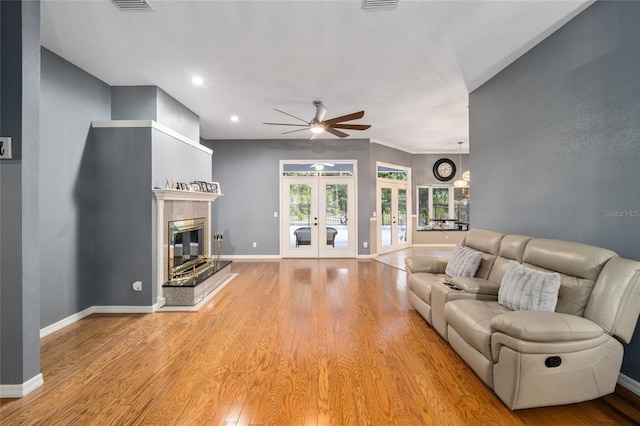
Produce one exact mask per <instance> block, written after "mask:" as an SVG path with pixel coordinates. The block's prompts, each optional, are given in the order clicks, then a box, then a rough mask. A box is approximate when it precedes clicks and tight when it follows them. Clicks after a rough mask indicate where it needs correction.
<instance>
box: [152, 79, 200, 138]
mask: <svg viewBox="0 0 640 426" xmlns="http://www.w3.org/2000/svg"><path fill="white" fill-rule="evenodd" d="M156 111H157V118H156V121H157V122H158V123H161V124H164V125H165V126H167V127H168V128H170V129H171V130H174V131H176V132H178V133H180V134H181V135H184V136H186V137H188V138H189V139H191V140H193V141H195V142H199V141H200V117H198V116H197V115H196V114H195V113H194V112H193V111H191V110H190V109H189V108H187V107H186V106H184V105H182V104H181V103H180V102H178V101H177V100H175V99H174V98H173V97H171V96H170V95H168V94H167V93H166V92H165V91H164V90H162V89H160V88H158V94H157V109H156Z"/></svg>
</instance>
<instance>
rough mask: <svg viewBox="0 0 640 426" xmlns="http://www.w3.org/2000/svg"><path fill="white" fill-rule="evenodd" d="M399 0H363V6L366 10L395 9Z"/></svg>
mask: <svg viewBox="0 0 640 426" xmlns="http://www.w3.org/2000/svg"><path fill="white" fill-rule="evenodd" d="M397 5H398V0H362V8H363V9H366V10H388V9H395V8H396V6H397Z"/></svg>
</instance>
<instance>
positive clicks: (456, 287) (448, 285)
mask: <svg viewBox="0 0 640 426" xmlns="http://www.w3.org/2000/svg"><path fill="white" fill-rule="evenodd" d="M442 284H444V285H446V286H447V287H449V288H450V289H451V290H455V291H462V289H461V288H460V287H458V286H457V285H455V284H452V283H450V282H448V281H445V282H443V283H442Z"/></svg>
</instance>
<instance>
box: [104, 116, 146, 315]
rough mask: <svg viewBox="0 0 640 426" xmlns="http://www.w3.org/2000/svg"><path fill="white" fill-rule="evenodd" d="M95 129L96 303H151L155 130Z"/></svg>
mask: <svg viewBox="0 0 640 426" xmlns="http://www.w3.org/2000/svg"><path fill="white" fill-rule="evenodd" d="M93 133H94V137H93V140H94V148H93V149H94V158H95V160H94V175H95V183H94V185H95V191H96V197H95V199H94V211H95V222H94V224H95V227H94V238H95V241H96V244H95V277H94V283H95V300H94V305H97V306H128V305H139V306H150V305H151V304H152V303H151V302H152V287H153V285H150V284H151V283H152V282H153V279H152V278H153V273H154V272H155V271H154V270H153V265H152V258H153V256H154V254H153V253H152V246H151V238H152V236H153V234H154V232H155V230H154V229H153V227H152V221H151V214H152V206H153V193H152V192H151V188H152V186H151V128H96V129H93ZM154 253H155V252H154ZM138 280H141V281H142V283H143V287H142V291H141V292H134V291H133V290H132V289H131V284H132V283H133V282H134V281H138Z"/></svg>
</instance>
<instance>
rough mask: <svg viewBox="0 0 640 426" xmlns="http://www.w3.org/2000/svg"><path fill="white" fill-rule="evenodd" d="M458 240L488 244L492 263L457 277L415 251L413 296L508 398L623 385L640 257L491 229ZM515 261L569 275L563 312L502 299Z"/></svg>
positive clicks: (537, 400) (572, 394) (550, 401)
mask: <svg viewBox="0 0 640 426" xmlns="http://www.w3.org/2000/svg"><path fill="white" fill-rule="evenodd" d="M481 239H487V241H486V244H481V243H479V240H481ZM496 239H498V240H499V248H498V249H497V250H495V243H496ZM469 241H470V242H471V243H469ZM459 244H460V245H462V246H465V247H467V248H470V249H476V250H477V249H478V248H479V247H482V248H484V249H488V250H489V251H488V252H483V262H484V261H485V260H486V261H487V263H486V264H485V266H487V265H490V267H489V269H486V268H485V269H484V270H482V269H481V268H479V269H478V272H477V273H476V276H475V277H466V278H462V277H448V276H446V274H444V268H446V264H447V261H446V260H445V259H440V258H432V257H428V256H423V257H413V258H408V259H407V260H406V265H407V274H408V279H407V282H408V285H409V300H410V302H411V304H412V306H414V308H416V311H417V312H418V313H419V314H420V315H422V316H423V317H424V319H425V320H426V321H427V322H428V323H429V324H431V325H432V326H433V327H434V328H435V329H436V330H437V331H438V333H439V334H441V335H442V337H444V338H445V339H447V340H448V342H449V344H450V345H451V347H452V348H453V349H454V350H455V351H456V353H457V354H458V355H459V356H460V357H461V358H462V359H463V360H464V361H465V362H466V363H467V364H468V365H469V366H470V367H471V368H472V369H473V370H474V372H475V373H476V374H477V375H478V376H479V377H480V378H481V379H482V380H483V381H484V382H485V383H486V384H487V386H489V387H490V388H492V389H493V390H494V392H495V393H496V394H497V395H498V396H499V397H500V399H501V400H502V401H503V402H504V403H505V405H507V406H508V407H509V408H511V409H520V408H530V407H539V406H548V405H560V404H567V403H573V402H580V401H585V400H589V399H594V398H598V397H600V396H603V395H606V394H608V393H611V392H613V391H614V389H615V385H616V382H617V378H618V374H619V372H620V367H621V365H622V355H623V346H622V343H628V342H629V341H630V339H631V337H632V335H633V331H634V329H635V326H636V323H637V320H638V314H639V311H640V262H636V261H633V260H628V259H620V258H619V257H618V256H617V255H616V253H614V252H613V251H611V250H607V249H603V248H598V247H593V246H588V245H585V244H579V243H573V242H568V241H560V240H550V239H535V238H531V237H527V236H523V235H514V234H499V233H494V232H492V231H486V230H471V231H469V233H468V234H467V236H466V237H465V238H464V239H463V240H462V241H461V242H460V243H459ZM485 255H486V258H485ZM510 260H511V261H515V262H518V263H521V264H522V265H524V266H525V267H527V268H530V269H535V270H539V271H545V272H547V271H548V272H557V273H558V274H559V275H560V278H561V285H560V290H559V292H558V300H557V305H556V309H555V312H541V311H512V310H510V309H509V308H507V307H505V306H503V305H501V304H500V303H499V302H498V291H499V288H500V284H501V281H502V277H503V276H504V274H505V271H506V267H507V265H508V263H509V261H510Z"/></svg>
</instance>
